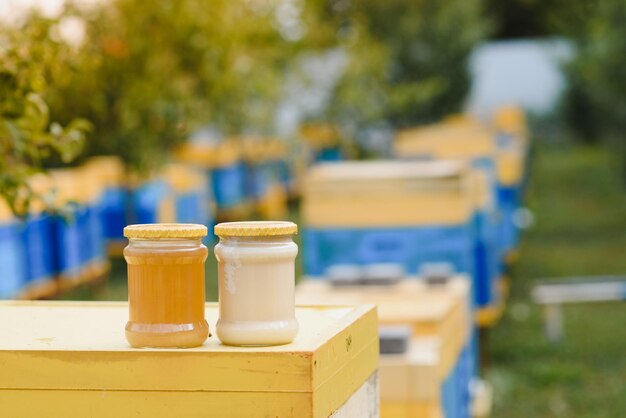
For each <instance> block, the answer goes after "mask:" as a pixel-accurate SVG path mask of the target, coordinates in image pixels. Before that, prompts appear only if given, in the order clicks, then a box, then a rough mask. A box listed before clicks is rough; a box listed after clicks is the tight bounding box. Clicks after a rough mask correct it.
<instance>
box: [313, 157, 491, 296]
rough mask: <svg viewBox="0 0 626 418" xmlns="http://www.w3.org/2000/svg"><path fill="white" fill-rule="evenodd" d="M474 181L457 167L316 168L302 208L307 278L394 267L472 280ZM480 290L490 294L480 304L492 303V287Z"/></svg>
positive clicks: (423, 164)
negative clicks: (342, 268)
mask: <svg viewBox="0 0 626 418" xmlns="http://www.w3.org/2000/svg"><path fill="white" fill-rule="evenodd" d="M476 182H477V180H476V175H475V173H474V172H473V170H472V168H471V167H470V166H468V165H466V164H464V163H462V162H458V161H457V162H455V161H430V162H400V161H372V162H344V163H333V164H322V165H319V166H317V167H314V168H313V169H312V170H311V171H310V172H309V176H308V179H307V182H306V185H305V189H304V194H303V202H302V218H303V223H304V225H305V231H304V234H303V241H304V248H303V259H304V271H305V273H306V274H307V275H310V276H313V277H320V276H324V275H326V273H327V270H328V269H329V268H332V267H333V266H336V265H345V264H348V265H357V266H359V265H361V266H363V265H371V264H376V263H395V264H397V265H400V266H401V267H402V268H404V270H405V271H406V272H408V273H411V274H415V273H417V272H419V271H420V268H421V267H422V265H424V264H425V263H432V262H445V263H449V264H450V265H452V267H453V269H454V270H456V271H458V272H464V273H468V274H470V276H472V277H475V275H474V273H475V270H476V260H475V257H476V256H475V252H476V248H475V246H476V239H475V225H474V223H475V221H474V218H475V207H476V202H477V197H476V194H477V193H476ZM480 279H482V277H481V278H480ZM476 288H477V289H485V288H486V289H487V294H485V295H481V296H480V298H479V297H478V296H477V301H481V302H484V303H489V302H491V293H490V288H489V286H482V283H481V286H476Z"/></svg>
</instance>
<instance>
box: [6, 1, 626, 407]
mask: <svg viewBox="0 0 626 418" xmlns="http://www.w3.org/2000/svg"><path fill="white" fill-rule="evenodd" d="M625 21H626V2H625V1H623V0H599V1H596V2H583V1H563V0H552V1H535V0H501V1H495V0H422V1H418V2H415V1H407V0H389V1H385V2H381V1H374V0H359V1H356V0H211V1H206V0H178V1H173V0H172V1H158V0H149V1H146V0H143V1H140V0H82V1H73V2H70V1H68V2H65V1H62V0H55V1H53V0H39V1H37V0H29V1H26V0H3V1H2V2H0V57H1V59H0V122H1V123H0V147H1V148H2V153H3V158H2V160H0V195H1V196H2V202H1V205H0V241H1V242H0V248H1V249H0V258H1V259H2V265H3V270H4V271H3V275H2V278H1V279H0V297H2V298H26V299H40V298H45V299H49V298H60V299H84V300H126V298H127V289H126V264H125V262H124V260H123V257H122V256H121V250H122V249H123V247H124V246H125V240H124V239H123V236H122V228H123V227H124V225H126V224H129V223H149V222H173V221H176V222H194V223H203V224H206V225H209V226H212V225H214V224H215V223H216V222H218V221H223V220H241V219H291V220H294V221H295V222H298V223H299V224H300V226H301V229H302V230H303V231H304V233H303V234H301V235H299V237H300V238H299V244H301V257H300V260H304V261H305V264H304V265H301V264H299V265H298V271H297V275H298V276H301V275H309V276H315V275H322V276H323V275H324V274H328V272H327V267H329V266H328V265H325V264H324V263H323V262H320V263H321V264H319V266H318V265H316V264H315V263H316V261H315V260H318V259H321V258H323V257H324V248H326V247H324V248H322V249H319V248H318V249H316V248H315V246H316V245H322V246H327V245H330V244H323V243H324V242H326V241H324V240H325V239H326V240H333V238H332V236H331V235H328V236H323V234H322V233H323V231H324V228H320V227H319V225H317V226H316V225H315V223H316V222H317V223H318V224H319V221H318V220H316V221H315V222H313V221H312V219H314V218H315V219H319V218H316V217H315V216H316V215H312V213H313V212H312V211H314V207H315V204H316V203H315V202H316V201H315V199H316V196H318V195H317V194H316V193H322V192H320V190H322V187H326V186H320V184H321V183H319V184H318V183H316V181H320V182H323V177H324V174H323V173H321V174H320V173H318V174H319V175H320V176H321V178H322V180H320V177H314V176H313V177H312V176H311V174H310V173H311V171H310V167H311V166H315V165H318V164H320V163H323V162H333V161H346V160H378V159H396V160H407V159H413V160H415V159H417V160H423V159H431V158H432V157H433V156H435V154H436V152H435V151H433V150H435V149H436V148H437V147H436V146H433V148H432V149H431V148H428V147H426V148H424V149H429V150H430V151H423V150H422V151H420V152H414V153H413V154H412V151H411V150H415V149H422V148H420V147H421V145H419V143H420V141H421V140H422V139H423V138H424V137H429V139H428V141H435V142H436V141H438V138H440V137H441V138H443V137H447V136H454V135H453V134H451V133H450V132H451V131H454V130H455V129H461V130H462V129H467V130H466V131H463V132H464V133H462V134H460V135H461V136H465V137H467V138H469V139H467V138H465V137H464V138H465V139H464V141H466V142H467V141H469V142H468V143H471V144H477V143H479V142H480V140H479V139H476V140H473V139H471V138H474V137H477V138H478V137H481V138H482V137H483V136H485V135H486V136H487V140H488V141H490V142H489V146H490V147H491V146H493V147H494V151H493V152H491V151H485V155H486V156H487V155H488V156H489V158H487V160H489V161H491V162H492V163H494V164H495V165H496V168H495V173H492V177H493V179H492V181H493V182H495V183H498V185H497V186H493V187H494V189H493V196H492V197H493V200H494V202H495V203H494V205H495V206H496V209H494V213H495V214H496V217H499V218H498V219H499V220H496V221H494V222H499V223H500V225H499V226H497V228H500V229H498V232H496V234H498V236H499V237H500V238H498V239H497V240H496V241H497V242H498V243H499V244H498V245H501V246H502V245H504V246H505V247H506V251H504V249H503V250H502V254H501V255H502V257H503V258H502V265H500V264H499V262H498V266H497V269H498V271H499V272H500V273H501V274H500V275H501V276H502V277H506V278H507V280H506V282H507V283H508V284H507V289H508V291H507V292H506V293H507V294H508V298H506V309H505V310H504V313H503V315H502V317H501V318H500V317H498V320H497V321H494V323H493V324H490V326H489V327H487V329H486V330H484V332H483V335H482V336H481V337H482V340H481V343H482V344H485V347H486V348H485V349H484V351H485V352H486V353H487V354H486V356H485V357H486V358H485V360H484V362H483V375H484V377H485V378H486V380H487V381H488V382H490V383H491V384H492V385H493V387H494V410H493V413H492V416H494V417H507V418H517V417H531V416H532V417H603V418H604V417H620V416H624V414H625V413H626V397H625V396H623V395H624V393H625V390H626V383H625V382H624V376H626V357H625V356H624V355H623V352H624V349H625V348H626V334H625V333H624V332H623V331H622V328H623V326H622V325H623V324H624V323H626V306H624V305H623V304H621V303H619V302H610V303H594V304H586V303H580V304H568V305H566V306H565V307H564V310H563V316H564V317H565V338H564V339H563V340H562V341H560V342H558V343H556V344H555V343H551V342H550V341H549V340H548V339H547V338H546V336H545V335H544V329H543V319H544V318H543V314H544V312H543V309H542V307H541V306H539V305H536V304H535V303H534V302H533V300H532V298H531V289H532V287H533V286H534V285H535V284H537V283H538V282H540V281H543V280H545V279H559V280H568V279H571V278H573V277H581V276H599V275H619V274H622V273H623V272H624V271H626V257H625V256H624V248H626V234H624V230H625V228H626V217H625V216H624V213H626V211H625V210H626V141H624V138H623V135H624V134H623V133H624V132H625V131H626V126H625V125H626V83H625V82H624V81H623V68H624V66H625V65H626V53H625V52H626V25H624V22H625ZM498 115H500V116H498ZM455 126H456V127H455ZM459 126H464V128H458V127H459ZM454 132H456V131H454ZM479 133H480V134H479ZM403 135H404V136H403ZM455 135H456V134H455ZM481 135H482V136H481ZM470 137H471V138H470ZM517 137H520V138H521V139H520V140H519V141H518V140H517V139H515V138H517ZM433 138H434V139H433ZM511 138H513V140H511ZM413 141H414V145H411V144H412V143H413ZM446 141H447V139H445V140H444V139H441V141H440V142H439V144H443V143H444V142H446ZM511 141H512V142H511ZM516 141H517V142H516ZM463 143H465V142H463ZM402 144H405V145H406V144H408V145H407V146H406V147H404V145H402ZM503 144H504V145H503ZM511 144H513V145H511ZM520 144H521V145H520ZM450 146H451V147H452V148H453V151H451V152H450V153H449V154H447V155H446V153H445V152H444V153H443V154H444V155H445V156H446V157H451V156H453V157H455V158H460V157H461V154H463V152H464V151H462V149H463V150H464V149H466V146H465V145H458V144H456V143H451V145H450ZM473 146H474V145H471V146H470V145H468V146H467V147H469V148H471V147H473ZM407 150H408V151H407ZM468 152H469V151H468ZM477 152H478V151H477ZM481 152H482V151H481ZM469 153H470V154H471V152H469ZM481 155H482V154H481ZM507 158H508V160H507ZM478 160H480V158H474V160H473V161H472V163H474V162H476V161H478ZM506 161H509V162H506ZM511 161H512V162H511ZM509 164H510V167H513V168H510V169H509V168H507V167H509ZM362 167H365V166H362ZM371 169H372V170H378V168H371ZM381 170H382V171H385V170H384V169H381ZM507 170H509V171H510V172H511V173H513V174H509V177H506V176H507V174H506V173H509V171H507ZM382 171H381V172H382ZM485 172H488V170H487V171H485ZM503 173H504V174H503ZM509 178H510V179H509ZM507 179H508V180H507ZM511 179H512V180H511ZM343 180H345V178H343ZM328 181H329V183H328V184H331V185H332V184H335V183H333V182H337V184H339V183H341V181H342V176H341V175H339V177H337V178H334V179H333V176H332V175H330V180H328ZM433 187H434V186H433ZM374 193H375V190H372V191H371V194H374ZM507 193H508V194H507ZM507 196H509V197H507ZM511 196H512V197H511ZM373 197H374V198H375V197H376V196H373ZM509 199H510V200H509ZM301 206H304V207H307V208H308V209H306V210H304V211H302V212H301V210H300V209H301ZM354 210H355V211H357V212H358V211H359V208H356V209H354ZM361 210H363V211H367V208H366V207H364V208H361ZM416 210H419V209H416ZM507 228H508V229H507ZM507 234H511V235H510V236H509V235H507ZM518 234H519V235H520V236H519V237H518ZM329 237H330V238H329ZM502 237H504V238H502ZM502 240H504V241H506V243H505V244H502V242H504V241H502ZM302 241H304V242H302ZM214 243H215V238H214V237H210V238H209V239H207V242H206V244H207V245H208V246H210V245H214ZM320 243H322V244H320ZM348 245H349V244H348ZM340 251H343V250H340V249H337V250H336V252H335V254H338V253H339V252H340ZM498 251H499V250H498ZM498 254H499V255H500V252H499V253H498ZM329 257H330V258H332V256H329ZM338 259H340V262H341V263H344V264H345V262H346V261H345V259H343V258H341V257H339V258H338ZM377 261H385V260H377ZM430 261H441V260H440V259H439V258H438V257H437V256H435V257H433V260H430ZM329 263H330V262H329ZM331 267H332V266H331ZM455 267H456V268H457V270H461V271H462V269H461V268H460V267H458V266H455ZM408 270H410V268H409V269H408ZM407 273H411V274H414V273H416V271H407ZM476 274H478V273H476ZM494 275H496V273H494ZM498 277H499V276H498ZM216 282H217V273H216V266H215V260H214V258H213V257H212V256H210V257H209V260H208V262H207V288H208V298H209V299H210V300H216V299H217V289H216V288H217V285H216ZM624 294H626V292H624ZM622 296H623V295H622ZM502 298H503V299H504V298H505V296H502ZM502 303H503V304H504V303H505V302H504V301H502ZM479 305H480V303H479Z"/></svg>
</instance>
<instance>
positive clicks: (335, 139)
mask: <svg viewBox="0 0 626 418" xmlns="http://www.w3.org/2000/svg"><path fill="white" fill-rule="evenodd" d="M299 133H300V137H301V138H302V139H303V140H304V141H306V142H307V143H309V144H310V145H312V146H314V147H316V148H318V147H319V148H322V147H331V146H334V145H337V144H339V142H340V140H341V133H340V132H339V129H337V127H336V126H333V125H330V124H325V123H305V124H302V125H301V126H300V131H299Z"/></svg>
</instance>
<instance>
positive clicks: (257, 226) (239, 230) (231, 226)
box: [215, 221, 298, 237]
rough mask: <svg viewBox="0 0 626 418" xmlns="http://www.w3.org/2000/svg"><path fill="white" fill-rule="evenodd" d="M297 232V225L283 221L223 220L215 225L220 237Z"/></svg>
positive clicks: (275, 234) (216, 233) (260, 235)
mask: <svg viewBox="0 0 626 418" xmlns="http://www.w3.org/2000/svg"><path fill="white" fill-rule="evenodd" d="M297 233H298V225H296V224H294V223H293V222H284V221H255V222H252V221H251V222H223V223H220V224H217V225H215V235H217V236H220V237H262V236H279V235H293V234H297Z"/></svg>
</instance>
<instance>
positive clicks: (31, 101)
mask: <svg viewBox="0 0 626 418" xmlns="http://www.w3.org/2000/svg"><path fill="white" fill-rule="evenodd" d="M50 28H51V25H50V22H48V21H45V20H42V19H37V20H33V24H31V25H25V26H23V27H20V28H8V27H2V28H0V152H1V154H2V159H0V196H2V197H3V198H4V199H5V200H6V202H7V203H8V204H9V206H10V207H11V209H12V210H13V212H14V213H16V214H19V215H23V214H25V213H26V212H27V211H28V207H29V202H30V200H31V199H32V197H33V192H32V191H31V190H30V188H29V187H28V183H27V180H28V177H29V176H30V175H32V174H33V173H35V172H37V171H39V170H41V168H42V166H43V164H44V161H45V160H46V159H48V158H50V157H51V156H53V155H58V156H59V158H61V159H62V160H63V161H64V162H70V161H71V160H72V159H74V158H75V157H76V156H77V155H78V154H79V153H80V151H81V150H82V147H83V143H84V139H85V134H86V133H87V132H88V130H89V128H90V125H89V123H88V122H86V121H85V120H82V119H74V118H68V119H67V120H66V124H65V126H63V125H61V124H59V123H57V122H53V121H54V120H55V119H51V118H50V110H49V107H48V103H47V102H46V100H45V95H46V92H47V90H48V89H49V88H50V86H51V83H53V82H54V81H53V80H54V75H55V74H56V73H57V72H58V71H59V70H60V68H61V67H62V65H63V64H62V63H63V62H64V61H65V59H66V58H67V57H68V56H69V55H71V51H70V48H69V46H68V45H66V44H65V43H63V42H62V41H60V40H58V39H56V38H55V36H54V35H55V34H53V33H51V32H50V31H49V30H50Z"/></svg>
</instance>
